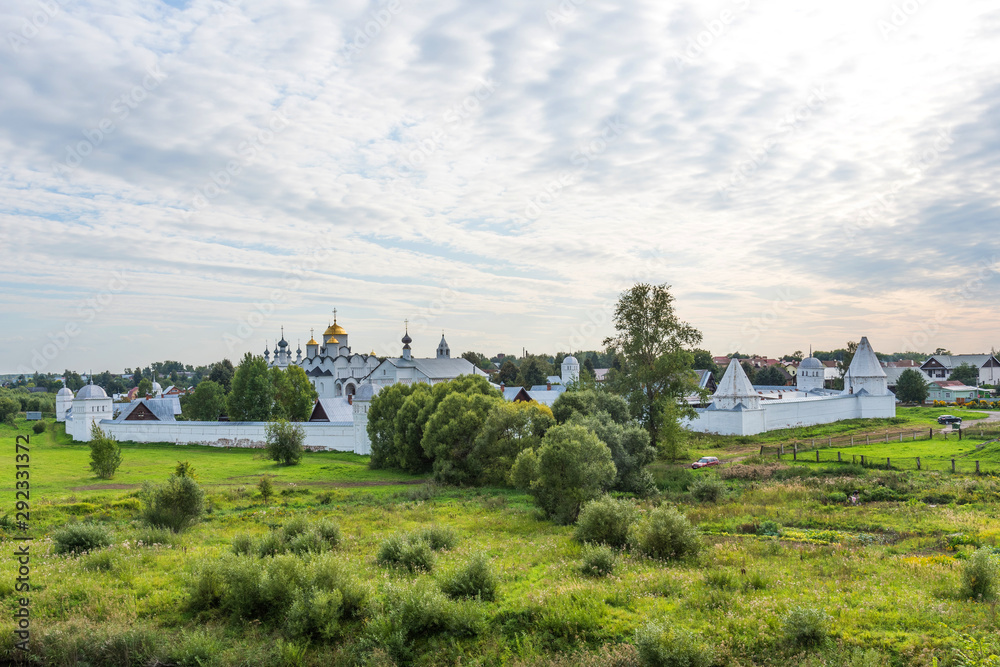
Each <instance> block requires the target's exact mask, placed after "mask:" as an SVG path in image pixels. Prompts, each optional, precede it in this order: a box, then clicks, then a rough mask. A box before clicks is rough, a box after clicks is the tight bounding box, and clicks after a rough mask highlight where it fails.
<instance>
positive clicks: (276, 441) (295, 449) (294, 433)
mask: <svg viewBox="0 0 1000 667" xmlns="http://www.w3.org/2000/svg"><path fill="white" fill-rule="evenodd" d="M265 433H266V435H267V445H266V447H265V451H266V452H267V457H268V458H269V459H271V460H273V461H277V462H278V464H279V465H286V466H291V465H296V464H298V462H299V461H301V460H302V454H303V452H304V451H305V450H304V449H303V447H302V444H303V443H304V442H305V440H306V432H305V431H304V430H302V427H301V426H299V425H297V424H292V423H290V422H287V421H285V420H283V419H280V420H278V421H275V422H270V423H269V424H268V425H267V427H266V428H265Z"/></svg>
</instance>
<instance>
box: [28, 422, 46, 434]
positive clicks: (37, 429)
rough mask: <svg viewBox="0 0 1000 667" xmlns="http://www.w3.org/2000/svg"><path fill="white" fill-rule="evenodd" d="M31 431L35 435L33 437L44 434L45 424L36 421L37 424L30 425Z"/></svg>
mask: <svg viewBox="0 0 1000 667" xmlns="http://www.w3.org/2000/svg"><path fill="white" fill-rule="evenodd" d="M31 430H32V431H33V432H34V433H35V435H39V434H41V433H44V432H45V422H43V421H37V422H35V423H34V424H32V425H31Z"/></svg>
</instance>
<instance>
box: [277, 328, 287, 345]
mask: <svg viewBox="0 0 1000 667" xmlns="http://www.w3.org/2000/svg"><path fill="white" fill-rule="evenodd" d="M278 347H280V348H281V349H282V350H284V349H285V348H286V347H288V341H286V340H285V327H281V340H279V341H278Z"/></svg>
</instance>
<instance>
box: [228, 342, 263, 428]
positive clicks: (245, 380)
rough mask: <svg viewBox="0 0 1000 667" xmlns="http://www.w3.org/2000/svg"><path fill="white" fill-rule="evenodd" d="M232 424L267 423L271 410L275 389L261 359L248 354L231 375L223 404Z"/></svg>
mask: <svg viewBox="0 0 1000 667" xmlns="http://www.w3.org/2000/svg"><path fill="white" fill-rule="evenodd" d="M226 403H227V407H228V414H229V419H230V420H232V421H245V422H266V421H268V420H270V419H271V415H272V411H273V410H274V385H273V384H272V383H271V376H270V374H269V373H268V368H267V362H266V361H264V357H261V356H255V355H252V354H250V353H249V352H247V353H246V354H245V355H244V356H243V361H241V362H240V365H239V367H238V368H237V369H236V372H235V373H234V374H233V384H232V389H231V391H230V392H229V398H228V399H227V401H226Z"/></svg>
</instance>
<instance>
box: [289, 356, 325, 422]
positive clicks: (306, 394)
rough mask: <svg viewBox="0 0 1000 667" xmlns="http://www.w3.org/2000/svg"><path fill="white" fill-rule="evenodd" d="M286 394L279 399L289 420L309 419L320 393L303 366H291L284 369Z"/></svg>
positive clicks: (301, 420)
mask: <svg viewBox="0 0 1000 667" xmlns="http://www.w3.org/2000/svg"><path fill="white" fill-rule="evenodd" d="M284 375H285V385H286V390H285V395H284V396H282V397H281V398H280V399H279V400H280V401H281V404H282V407H283V408H284V411H285V414H286V415H287V416H288V420H289V421H293V422H304V421H308V419H309V416H310V415H312V411H313V407H314V406H315V405H316V399H317V398H318V397H319V394H318V393H317V392H316V389H315V388H314V387H313V385H312V382H310V381H309V376H308V375H306V372H305V371H304V370H302V367H301V366H295V365H292V366H289V367H288V368H286V369H285V371H284Z"/></svg>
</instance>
